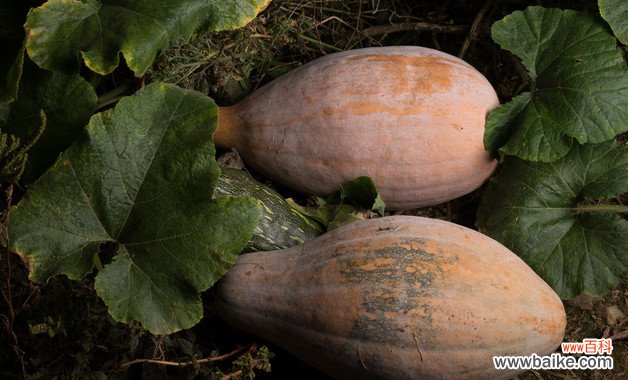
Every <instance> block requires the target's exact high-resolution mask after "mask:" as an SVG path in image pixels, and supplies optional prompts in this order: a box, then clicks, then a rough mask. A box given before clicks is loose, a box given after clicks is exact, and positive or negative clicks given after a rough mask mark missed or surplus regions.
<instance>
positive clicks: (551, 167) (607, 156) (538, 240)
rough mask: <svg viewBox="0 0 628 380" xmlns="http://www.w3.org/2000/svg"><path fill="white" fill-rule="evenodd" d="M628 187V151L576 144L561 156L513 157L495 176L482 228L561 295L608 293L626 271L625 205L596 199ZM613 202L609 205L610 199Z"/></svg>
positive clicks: (605, 145)
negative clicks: (539, 159)
mask: <svg viewBox="0 0 628 380" xmlns="http://www.w3.org/2000/svg"><path fill="white" fill-rule="evenodd" d="M626 191H628V150H627V149H625V148H621V147H617V146H616V145H615V144H614V143H613V142H605V143H600V144H586V145H577V144H576V145H574V147H573V148H572V149H571V150H570V151H569V153H568V154H567V155H566V156H564V157H563V158H561V159H559V160H557V161H555V162H550V163H540V162H537V163H534V162H529V161H524V160H521V159H518V158H515V157H508V158H507V159H506V162H505V163H504V165H503V167H502V168H501V172H500V173H499V174H498V175H497V176H496V177H495V178H494V179H492V180H491V181H490V183H489V185H488V189H487V192H486V194H485V195H484V198H483V199H482V203H481V205H480V209H479V210H478V227H480V230H481V231H482V232H484V233H486V234H488V235H489V236H491V237H493V238H495V239H497V240H498V241H500V242H502V243H503V244H504V245H506V246H507V247H508V248H510V249H511V250H512V251H513V252H515V253H517V254H518V255H519V256H521V257H522V258H523V260H525V261H526V262H527V263H528V264H529V265H530V266H531V267H532V268H533V269H534V270H535V271H536V272H537V273H538V274H539V275H540V276H541V277H543V278H544V279H545V281H547V283H549V284H550V285H551V286H552V287H553V288H554V290H556V292H557V293H558V294H559V295H560V296H561V297H563V298H572V297H574V296H576V295H578V294H604V293H606V292H607V291H608V290H609V289H611V288H612V287H613V286H614V285H616V284H617V283H618V282H619V281H621V280H623V279H624V278H626V276H627V275H628V222H626V221H625V220H623V219H622V218H620V217H619V216H617V215H615V214H614V213H613V212H615V211H619V212H628V206H622V205H613V204H605V203H599V202H592V201H593V200H602V199H607V198H611V197H613V196H616V195H618V194H622V193H624V192H626ZM607 203H608V202H607Z"/></svg>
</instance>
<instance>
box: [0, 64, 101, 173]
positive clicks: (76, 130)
mask: <svg viewBox="0 0 628 380" xmlns="http://www.w3.org/2000/svg"><path fill="white" fill-rule="evenodd" d="M96 101H97V97H96V92H95V91H94V89H93V88H92V86H91V85H90V84H89V83H88V82H87V81H86V80H84V79H83V78H81V77H80V76H78V75H76V74H75V75H65V74H61V73H53V72H50V71H46V70H42V69H40V68H38V67H37V66H36V65H35V64H33V63H32V62H30V61H27V62H26V64H25V65H24V76H23V77H22V80H21V82H20V90H19V93H18V96H17V99H16V100H15V101H14V102H13V103H11V104H10V105H9V106H8V112H7V116H6V121H5V123H2V120H0V125H2V124H4V125H3V126H2V130H3V131H5V132H7V133H10V134H12V135H15V136H17V137H19V138H20V139H21V140H22V141H26V140H27V139H28V138H29V136H30V135H31V134H33V133H34V132H35V131H36V130H37V128H39V126H40V124H41V123H40V111H43V112H44V113H45V114H46V119H47V120H46V125H47V127H46V129H45V130H44V133H43V135H42V136H41V137H40V138H39V140H38V141H37V142H36V143H35V145H33V146H32V147H31V148H30V149H29V152H28V161H27V163H26V168H25V170H24V173H23V175H22V178H21V180H22V183H24V184H30V183H31V182H33V181H35V180H36V179H37V178H38V177H39V176H41V175H42V174H43V173H44V171H45V170H46V169H47V168H49V167H50V166H51V165H52V164H53V163H54V162H55V161H56V160H57V158H58V157H59V154H61V152H63V151H64V150H65V149H67V148H68V147H69V146H70V145H71V144H72V142H73V141H74V140H75V139H76V138H77V137H78V136H79V135H80V134H81V132H82V131H83V128H84V127H85V125H86V124H87V122H88V121H89V118H90V117H91V116H92V114H93V112H94V108H95V107H96Z"/></svg>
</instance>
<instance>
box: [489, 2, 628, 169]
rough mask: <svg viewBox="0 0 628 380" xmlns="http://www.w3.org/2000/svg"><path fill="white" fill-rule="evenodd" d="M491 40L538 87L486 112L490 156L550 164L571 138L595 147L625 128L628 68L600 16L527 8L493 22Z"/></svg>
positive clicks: (564, 149) (627, 117)
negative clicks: (517, 61)
mask: <svg viewBox="0 0 628 380" xmlns="http://www.w3.org/2000/svg"><path fill="white" fill-rule="evenodd" d="M492 35H493V39H494V40H495V41H496V42H497V43H499V44H500V45H501V47H502V48H504V49H506V50H509V51H511V52H512V53H514V54H515V55H517V56H518V57H519V58H521V61H522V62H523V64H524V66H525V67H526V68H527V70H528V73H529V75H530V78H531V79H532V81H533V88H532V91H531V92H530V93H525V94H522V95H520V96H519V97H517V98H515V99H513V101H512V102H511V103H507V104H506V105H503V106H501V107H498V108H497V109H496V110H494V111H492V112H491V113H490V114H489V116H488V121H487V129H486V134H485V144H486V146H487V148H488V149H489V151H492V152H496V151H497V150H499V152H501V153H502V154H504V155H516V156H518V157H520V158H523V159H526V160H532V161H553V160H555V159H558V158H560V157H562V156H564V155H565V154H566V153H567V151H568V150H569V148H570V147H571V146H572V144H573V140H574V139H575V140H577V141H578V142H579V143H581V144H582V143H586V142H591V143H597V142H602V141H607V140H610V139H612V138H614V137H615V135H617V134H619V133H622V132H625V131H627V130H628V70H627V68H626V64H625V62H624V59H623V57H622V56H621V53H620V52H619V51H618V50H617V48H616V39H615V37H614V36H613V35H612V34H610V33H609V31H608V27H607V26H606V25H605V24H604V22H603V21H602V20H601V19H600V18H599V17H597V16H596V15H592V14H587V13H582V12H576V11H571V10H565V11H562V10H558V9H545V8H542V7H529V8H527V9H526V10H525V11H517V12H513V13H512V14H510V15H508V16H506V17H505V18H504V19H502V20H501V21H498V22H496V23H495V24H493V27H492ZM513 102H514V103H513Z"/></svg>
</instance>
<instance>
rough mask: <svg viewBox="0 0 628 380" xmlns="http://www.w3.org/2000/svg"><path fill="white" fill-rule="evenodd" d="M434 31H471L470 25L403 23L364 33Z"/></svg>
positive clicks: (367, 30)
mask: <svg viewBox="0 0 628 380" xmlns="http://www.w3.org/2000/svg"><path fill="white" fill-rule="evenodd" d="M410 30H415V31H432V32H443V33H462V32H466V31H467V30H469V25H442V24H434V23H431V22H403V23H400V24H391V25H379V26H373V27H370V28H367V29H364V30H363V31H362V33H364V34H365V35H366V36H369V37H373V36H377V35H380V34H388V33H396V32H405V31H410Z"/></svg>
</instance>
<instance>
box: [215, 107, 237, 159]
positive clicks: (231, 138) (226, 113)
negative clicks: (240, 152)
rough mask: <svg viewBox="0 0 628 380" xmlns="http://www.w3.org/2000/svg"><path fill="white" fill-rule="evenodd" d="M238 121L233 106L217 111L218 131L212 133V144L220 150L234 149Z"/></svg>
mask: <svg viewBox="0 0 628 380" xmlns="http://www.w3.org/2000/svg"><path fill="white" fill-rule="evenodd" d="M239 124H240V119H239V117H238V112H237V109H236V108H235V106H229V107H220V108H219V109H218V129H217V130H216V132H215V133H214V144H216V146H219V147H221V148H236V149H237V147H236V145H237V142H238V136H237V134H238V129H239V128H238V127H239Z"/></svg>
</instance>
